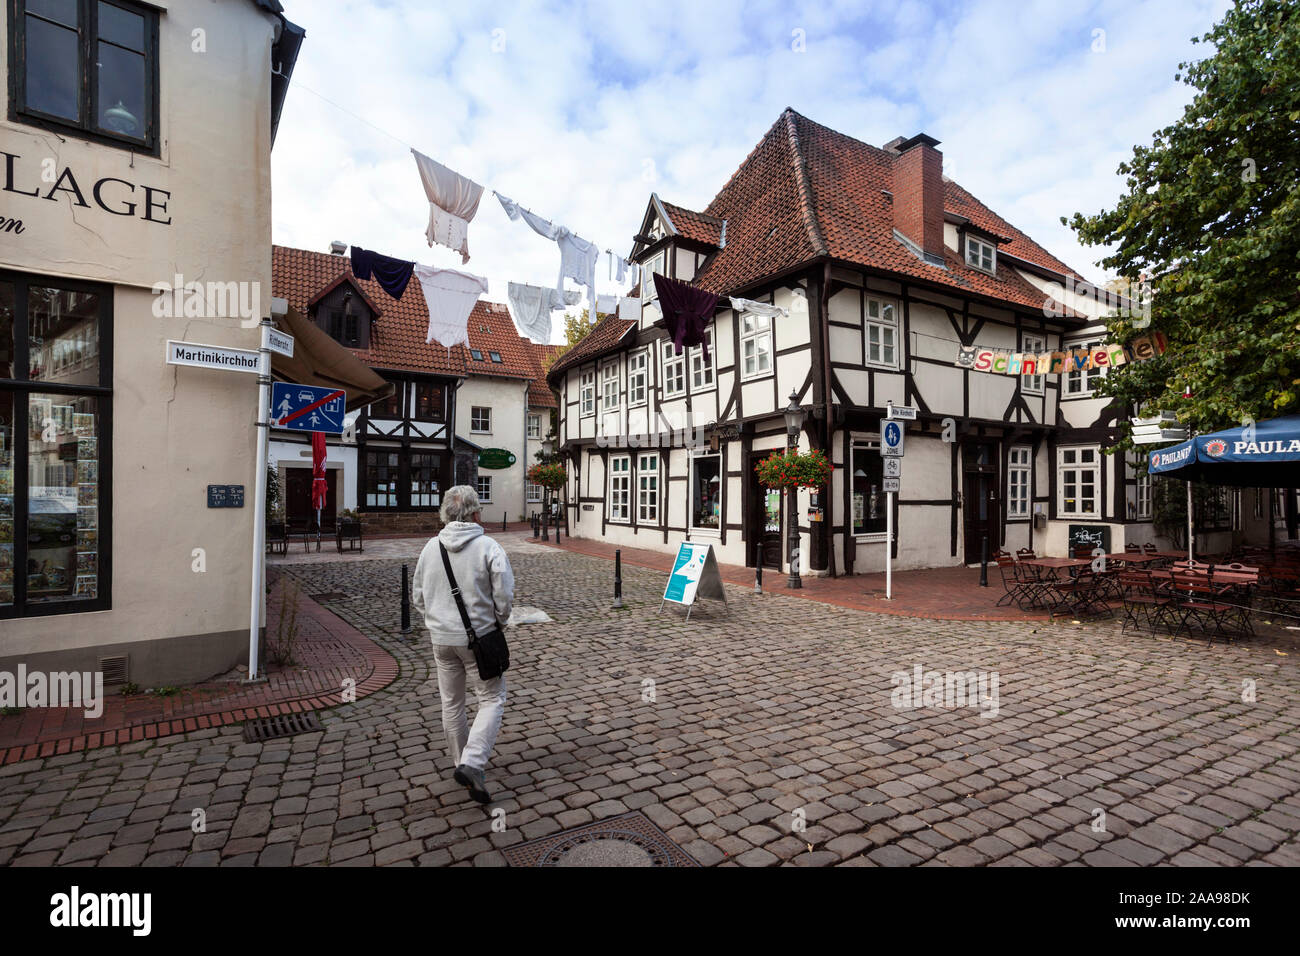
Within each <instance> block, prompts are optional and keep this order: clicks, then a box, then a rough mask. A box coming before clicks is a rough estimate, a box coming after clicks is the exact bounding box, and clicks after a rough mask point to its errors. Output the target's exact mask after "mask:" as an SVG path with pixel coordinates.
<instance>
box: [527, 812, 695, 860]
mask: <svg viewBox="0 0 1300 956" xmlns="http://www.w3.org/2000/svg"><path fill="white" fill-rule="evenodd" d="M501 853H502V855H503V856H504V857H505V858H506V862H507V863H509V864H510V865H511V866H575V867H580V866H699V865H700V864H699V863H697V862H696V861H695V859H694V858H693V857H692V856H691V855H690V854H689V853H687V852H686V851H685V850H683V849H682V848H681V847H679V846H678V845H677V844H676V843H674V842H673V841H672V840H670V839H668V836H667V835H666V834H665V833H664V832H663V831H662V830H660V829H659V828H658V827H657V826H655V824H654V822H653V821H652V820H651V819H650V818H649V817H647V816H646V815H645V814H644V813H641V812H640V811H639V810H634V811H633V812H631V813H625V814H623V815H622V816H617V817H610V818H609V819H608V820H599V821H597V822H596V823H588V824H586V825H584V826H580V827H575V828H574V829H572V830H563V831H561V832H559V833H553V834H551V835H550V836H547V837H542V838H541V839H540V840H533V841H531V842H529V843H520V844H519V845H517V846H512V847H507V848H506V849H504V850H502V851H501Z"/></svg>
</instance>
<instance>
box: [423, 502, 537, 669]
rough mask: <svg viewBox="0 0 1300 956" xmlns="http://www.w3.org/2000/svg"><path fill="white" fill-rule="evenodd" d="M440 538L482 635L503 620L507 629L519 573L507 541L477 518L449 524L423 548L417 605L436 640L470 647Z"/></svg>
mask: <svg viewBox="0 0 1300 956" xmlns="http://www.w3.org/2000/svg"><path fill="white" fill-rule="evenodd" d="M438 542H442V544H443V545H444V546H445V547H446V549H447V556H448V557H449V558H450V559H451V569H452V572H453V573H454V574H455V575H456V583H457V584H458V585H460V596H461V600H463V601H464V602H465V609H466V610H467V611H469V619H470V623H471V624H472V625H473V626H474V632H475V633H476V634H485V633H487V632H488V631H490V630H492V626H493V625H494V624H497V623H499V624H500V625H501V626H502V627H505V625H506V621H507V620H509V618H510V611H511V610H512V609H513V607H514V600H515V575H514V571H512V570H511V568H510V560H509V559H508V558H507V557H506V553H505V551H504V550H503V549H502V547H501V545H499V544H497V543H496V542H495V541H493V540H492V539H491V538H489V537H488V536H487V535H485V534H484V533H483V527H482V526H481V525H478V524H475V523H474V522H472V521H452V522H450V523H448V524H447V525H445V526H444V527H443V529H442V531H440V532H438V536H437V537H436V538H431V539H429V543H428V544H426V545H425V546H424V550H423V551H421V552H420V559H419V560H418V561H416V562H415V575H414V580H413V581H412V585H411V603H412V604H414V605H415V608H416V610H418V611H419V612H420V614H421V615H423V616H424V626H425V627H426V628H428V630H429V636H430V637H431V638H432V639H433V643H434V644H439V645H443V646H446V647H465V646H466V645H467V644H469V638H468V636H467V635H466V634H465V625H464V624H463V623H461V619H460V612H459V611H458V610H457V609H456V600H455V598H453V597H452V594H451V584H450V583H449V582H448V581H447V571H446V569H445V568H444V567H443V564H442V555H441V554H439V553H438Z"/></svg>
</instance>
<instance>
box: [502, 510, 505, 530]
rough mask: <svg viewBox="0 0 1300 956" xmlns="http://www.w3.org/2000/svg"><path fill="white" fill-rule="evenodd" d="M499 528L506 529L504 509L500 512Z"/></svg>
mask: <svg viewBox="0 0 1300 956" xmlns="http://www.w3.org/2000/svg"><path fill="white" fill-rule="evenodd" d="M501 530H502V531H505V530H506V513H505V512H504V511H503V512H501Z"/></svg>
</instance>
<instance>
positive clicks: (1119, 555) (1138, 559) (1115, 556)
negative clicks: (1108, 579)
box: [1102, 551, 1165, 565]
mask: <svg viewBox="0 0 1300 956" xmlns="http://www.w3.org/2000/svg"><path fill="white" fill-rule="evenodd" d="M1102 557H1104V558H1105V559H1106V563H1107V564H1109V563H1111V562H1112V561H1118V562H1123V563H1124V564H1126V565H1128V564H1133V565H1140V564H1150V563H1151V562H1153V561H1163V560H1165V559H1164V558H1162V557H1161V556H1160V555H1158V554H1143V553H1141V552H1140V551H1115V552H1114V553H1112V554H1104V555H1102Z"/></svg>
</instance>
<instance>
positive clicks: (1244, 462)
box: [1148, 415, 1300, 488]
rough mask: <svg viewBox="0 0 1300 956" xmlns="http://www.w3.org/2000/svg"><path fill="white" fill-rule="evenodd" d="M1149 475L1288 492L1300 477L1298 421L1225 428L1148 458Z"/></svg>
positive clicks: (1276, 420)
mask: <svg viewBox="0 0 1300 956" xmlns="http://www.w3.org/2000/svg"><path fill="white" fill-rule="evenodd" d="M1148 461H1149V462H1150V467H1149V468H1148V471H1149V472H1150V473H1151V474H1153V475H1161V476H1163V477H1167V478H1180V479H1182V480H1183V481H1204V482H1209V483H1210V484H1213V485H1231V486H1233V487H1236V488H1290V487H1294V486H1295V484H1296V480H1297V478H1298V477H1300V415H1287V416H1285V417H1284V418H1274V419H1270V420H1269V421H1266V422H1260V423H1259V424H1257V425H1251V426H1244V427H1242V428H1225V429H1224V430H1223V431H1218V432H1211V433H1210V434H1208V435H1198V436H1197V437H1195V438H1192V439H1189V440H1188V441H1185V442H1182V443H1181V444H1178V445H1173V446H1171V447H1169V448H1161V449H1159V450H1157V451H1153V452H1151V454H1150V456H1149V458H1148Z"/></svg>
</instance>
